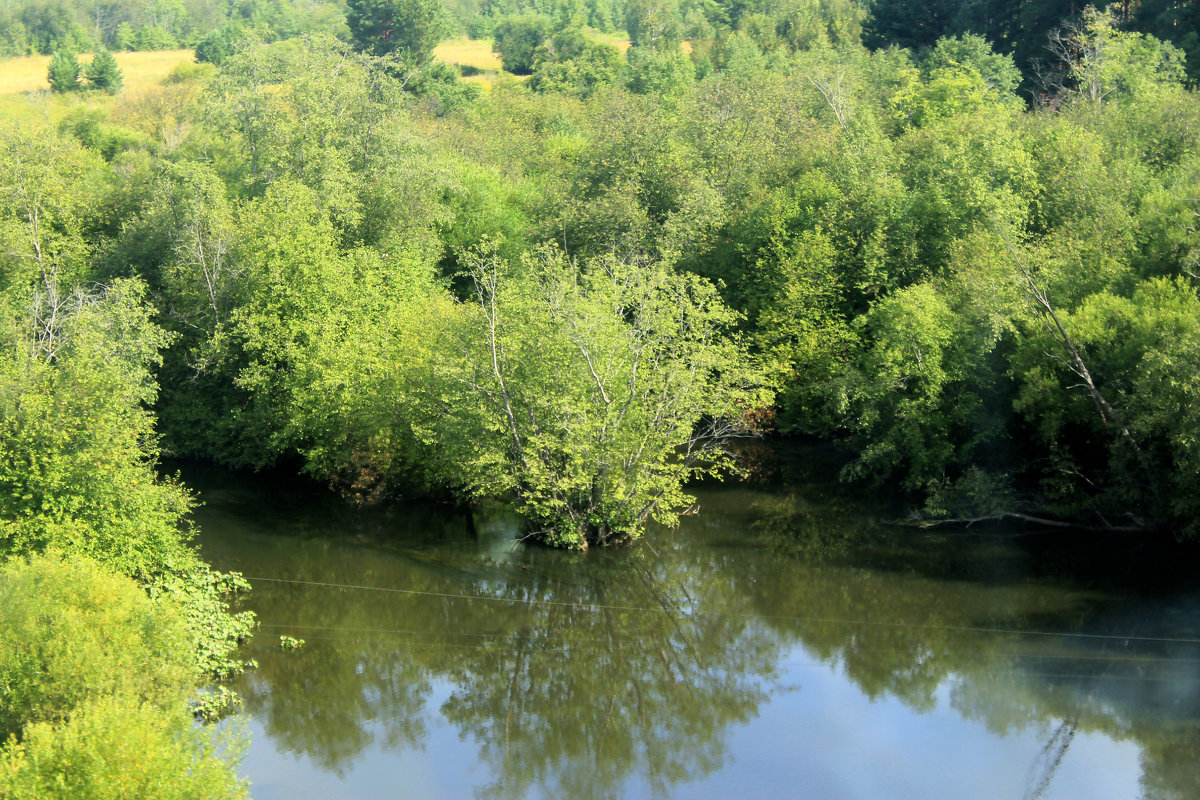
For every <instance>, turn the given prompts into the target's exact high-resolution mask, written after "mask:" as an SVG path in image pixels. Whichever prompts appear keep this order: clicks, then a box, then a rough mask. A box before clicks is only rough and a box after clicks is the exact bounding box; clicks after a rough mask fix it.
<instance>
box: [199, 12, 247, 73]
mask: <svg viewBox="0 0 1200 800" xmlns="http://www.w3.org/2000/svg"><path fill="white" fill-rule="evenodd" d="M245 35H246V29H245V28H244V27H243V26H242V24H241V23H240V22H237V21H234V22H227V23H225V24H224V25H222V26H221V27H219V28H217V29H216V30H213V31H211V32H210V33H209V34H208V35H207V36H205V37H204V38H203V39H201V40H200V41H199V42H197V43H196V61H199V62H201V63H209V64H216V65H217V66H218V67H220V66H222V65H224V64H225V62H226V61H228V60H229V58H230V57H231V56H233V54H234V53H236V52H237V43H238V42H239V41H241V39H242V38H243V37H244V36H245Z"/></svg>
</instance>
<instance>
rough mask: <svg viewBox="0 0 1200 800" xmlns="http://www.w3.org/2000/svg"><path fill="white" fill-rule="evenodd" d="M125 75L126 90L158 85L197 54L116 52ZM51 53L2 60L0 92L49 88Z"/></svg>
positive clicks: (83, 60) (84, 60)
mask: <svg viewBox="0 0 1200 800" xmlns="http://www.w3.org/2000/svg"><path fill="white" fill-rule="evenodd" d="M113 55H115V56H116V57H117V64H118V65H120V67H121V73H122V74H123V75H124V77H125V88H124V91H125V92H129V93H137V92H141V91H145V90H146V89H149V88H151V87H153V86H158V85H159V84H161V83H162V81H163V79H164V78H166V77H167V76H168V75H170V74H171V73H172V72H173V71H174V70H175V68H176V67H178V66H179V65H180V64H189V63H191V62H192V61H193V59H194V58H195V56H194V54H193V53H192V51H191V50H189V49H184V50H155V51H152V52H144V53H113ZM91 60H92V56H91V54H90V53H84V54H82V55H80V56H79V63H80V64H81V65H83V64H87V63H89V62H90V61H91ZM49 66H50V56H23V57H21V58H9V59H5V60H3V61H0V95H11V94H23V93H25V92H38V91H49V90H50V83H49V82H48V81H47V80H46V70H47V68H48V67H49Z"/></svg>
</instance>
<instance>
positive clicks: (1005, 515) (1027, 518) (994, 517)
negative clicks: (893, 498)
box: [900, 511, 1149, 533]
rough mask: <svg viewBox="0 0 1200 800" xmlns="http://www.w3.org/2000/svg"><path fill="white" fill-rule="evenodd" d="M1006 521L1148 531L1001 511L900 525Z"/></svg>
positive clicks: (1140, 526)
mask: <svg viewBox="0 0 1200 800" xmlns="http://www.w3.org/2000/svg"><path fill="white" fill-rule="evenodd" d="M1006 519H1019V520H1021V521H1022V522H1031V523H1033V524H1035V525H1045V526H1047V527H1050V528H1074V529H1078V530H1092V531H1094V530H1105V531H1118V532H1123V533H1137V532H1144V531H1147V530H1149V527H1148V526H1147V525H1145V524H1143V523H1140V522H1139V523H1135V524H1133V525H1112V524H1110V523H1109V522H1108V520H1104V525H1102V526H1096V525H1085V524H1083V523H1080V522H1068V521H1067V520H1061V519H1051V518H1049V517H1036V516H1034V515H1032V514H1023V513H1021V512H1019V511H1001V512H1000V513H998V514H987V515H984V516H980V517H957V518H954V519H913V520H906V521H904V522H902V523H900V524H902V525H909V526H912V527H917V528H936V527H940V526H942V525H962V526H964V527H968V528H969V527H970V526H972V525H974V524H975V523H977V522H1000V521H1001V520H1006Z"/></svg>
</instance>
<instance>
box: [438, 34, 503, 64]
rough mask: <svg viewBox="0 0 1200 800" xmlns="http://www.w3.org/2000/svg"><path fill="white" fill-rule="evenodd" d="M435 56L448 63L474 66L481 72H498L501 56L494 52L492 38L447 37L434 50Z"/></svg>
mask: <svg viewBox="0 0 1200 800" xmlns="http://www.w3.org/2000/svg"><path fill="white" fill-rule="evenodd" d="M433 57H434V58H436V59H438V60H439V61H445V62H446V63H447V64H454V65H456V66H460V67H474V68H475V69H477V70H479V71H480V72H498V71H499V70H500V66H501V65H500V56H498V55H496V54H495V53H493V52H492V40H491V39H467V38H465V37H462V38H458V39H447V40H446V41H444V42H442V43H441V44H439V45H438V46H437V47H435V48H434V50H433Z"/></svg>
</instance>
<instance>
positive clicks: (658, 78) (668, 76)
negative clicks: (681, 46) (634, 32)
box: [626, 47, 695, 97]
mask: <svg viewBox="0 0 1200 800" xmlns="http://www.w3.org/2000/svg"><path fill="white" fill-rule="evenodd" d="M626 57H627V58H628V59H629V78H628V80H627V81H626V85H627V86H628V87H629V90H630V91H633V92H637V93H638V94H653V95H659V96H666V97H669V96H671V95H678V94H683V93H684V92H685V91H687V88H688V87H689V86H690V85H691V83H692V78H693V77H694V75H695V69H694V67H693V66H692V61H691V59H690V58H688V57H687V54H686V53H684V52H683V51H682V50H658V49H655V48H650V47H631V48H629V52H628V53H627V54H626Z"/></svg>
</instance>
